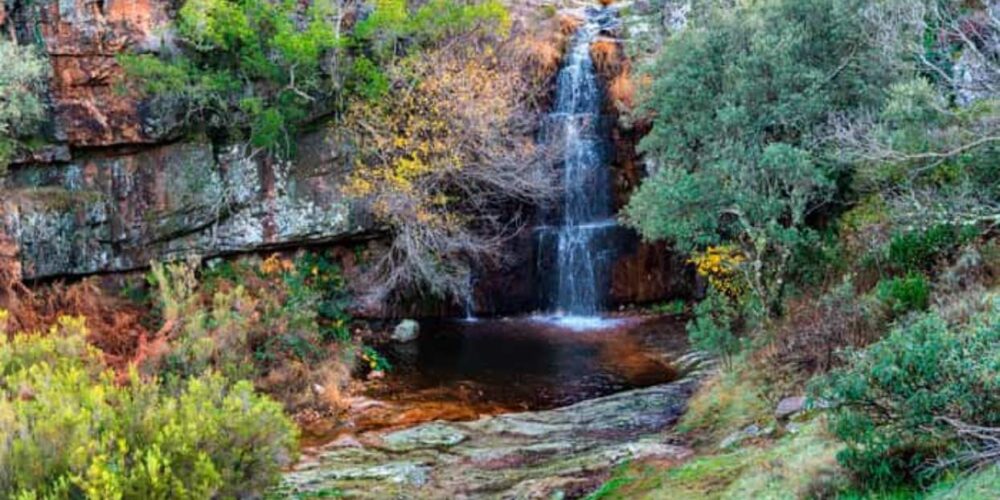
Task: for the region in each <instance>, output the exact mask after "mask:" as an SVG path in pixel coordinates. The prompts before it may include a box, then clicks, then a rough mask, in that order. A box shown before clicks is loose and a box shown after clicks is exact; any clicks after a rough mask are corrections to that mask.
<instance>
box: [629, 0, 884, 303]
mask: <svg viewBox="0 0 1000 500" xmlns="http://www.w3.org/2000/svg"><path fill="white" fill-rule="evenodd" d="M864 4H865V2H862V1H860V0H806V1H802V0H769V1H763V2H747V3H739V4H738V5H736V6H731V5H725V6H719V5H718V4H716V3H709V4H708V6H702V7H701V9H702V10H700V11H698V12H696V14H695V15H694V16H693V20H692V25H691V26H689V27H688V28H687V29H685V30H684V31H682V32H680V33H679V34H677V35H676V36H674V37H673V38H672V39H670V41H668V43H667V45H666V47H665V48H664V50H663V55H662V57H661V58H660V59H659V61H658V62H657V63H656V65H655V67H654V68H653V69H652V75H653V76H654V81H653V84H652V87H651V89H650V90H649V91H648V92H647V93H646V95H645V97H644V101H643V103H642V105H641V107H640V112H642V113H646V114H648V115H651V116H652V117H653V128H652V131H651V132H650V133H649V135H647V136H646V137H645V138H644V139H643V141H642V143H641V145H640V147H641V149H642V151H643V152H645V153H646V155H647V156H648V157H649V158H650V159H651V160H652V162H653V164H654V166H655V173H654V174H653V175H652V176H651V177H650V178H649V179H648V180H647V181H646V182H645V183H644V184H643V185H642V186H641V187H640V189H639V190H638V191H637V193H636V194H635V195H634V196H633V198H632V200H631V202H630V203H629V206H628V207H627V209H626V211H625V214H624V216H625V219H626V221H627V222H628V223H630V224H631V225H632V226H634V227H636V228H637V229H639V230H640V231H641V232H642V234H643V235H644V236H645V237H647V238H650V239H668V240H671V241H673V242H674V243H675V244H676V245H677V246H678V248H679V249H681V250H682V251H691V250H696V249H700V248H703V247H705V246H708V245H716V244H719V243H736V244H738V245H739V247H740V248H741V250H742V251H743V253H744V254H745V256H746V263H745V265H744V266H743V271H744V272H745V274H746V276H747V281H748V283H749V285H750V287H749V290H748V291H749V292H750V294H751V295H750V297H749V298H751V299H753V300H755V301H757V302H759V304H760V306H761V308H762V309H764V310H765V311H769V312H774V311H776V310H778V309H779V307H778V305H779V304H780V300H781V297H782V295H783V290H784V287H785V277H786V275H787V273H788V269H787V265H788V262H789V260H790V258H791V256H792V253H793V249H794V247H795V245H796V244H797V242H798V241H800V240H802V238H803V232H805V231H808V228H807V226H806V219H807V217H808V215H809V214H810V212H811V211H812V210H814V209H815V208H816V207H818V206H821V205H822V204H823V203H824V202H826V201H827V200H829V198H830V196H831V194H832V188H833V179H832V177H833V176H832V175H831V174H832V173H833V172H834V169H833V168H832V167H833V165H831V164H830V162H828V161H826V160H825V157H824V155H823V154H822V153H823V151H822V150H821V149H820V148H819V147H817V146H816V145H815V144H816V142H817V141H816V136H817V134H816V132H817V129H818V128H819V127H821V126H822V125H824V124H825V123H826V122H827V120H828V116H829V115H830V114H831V113H834V112H837V111H845V112H847V111H852V110H858V109H861V108H863V107H865V106H870V105H874V104H877V103H878V102H880V98H881V96H882V95H883V93H884V92H883V91H882V89H883V88H884V86H885V85H886V83H887V82H889V81H891V79H892V78H893V72H891V71H886V70H885V68H884V67H882V65H880V64H879V61H880V57H881V52H880V51H879V50H878V47H874V46H873V44H872V43H871V40H870V38H869V37H868V36H867V35H868V34H870V32H871V31H872V29H873V27H872V26H870V25H869V24H868V23H867V22H866V21H865V20H864V19H862V18H861V16H859V14H858V13H859V12H860V11H861V10H862V7H863V6H864ZM765 316H767V314H765Z"/></svg>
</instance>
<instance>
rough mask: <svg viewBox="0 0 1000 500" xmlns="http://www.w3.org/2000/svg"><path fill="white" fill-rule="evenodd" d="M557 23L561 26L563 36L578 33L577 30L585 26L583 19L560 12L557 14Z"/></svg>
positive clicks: (560, 30) (560, 31)
mask: <svg viewBox="0 0 1000 500" xmlns="http://www.w3.org/2000/svg"><path fill="white" fill-rule="evenodd" d="M556 24H557V25H558V27H559V33H561V34H562V35H563V36H569V35H572V34H573V33H576V30H578V29H580V26H583V19H580V18H579V17H577V16H573V15H570V14H565V13H560V14H558V15H556Z"/></svg>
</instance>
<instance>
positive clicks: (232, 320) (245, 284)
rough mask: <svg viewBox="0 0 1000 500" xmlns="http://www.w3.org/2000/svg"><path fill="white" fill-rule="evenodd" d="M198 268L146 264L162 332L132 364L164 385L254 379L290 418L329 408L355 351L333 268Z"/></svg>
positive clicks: (282, 260)
mask: <svg viewBox="0 0 1000 500" xmlns="http://www.w3.org/2000/svg"><path fill="white" fill-rule="evenodd" d="M198 264H199V263H198V262H175V263H171V264H166V265H162V264H155V263H154V265H153V269H152V271H151V272H150V275H149V278H148V280H149V282H150V284H151V285H152V287H153V290H152V291H153V294H152V295H151V297H150V298H149V299H148V300H149V302H150V303H151V304H150V305H152V306H153V310H154V311H156V313H157V314H158V315H159V316H160V317H161V318H160V319H161V321H162V323H163V326H162V327H160V330H159V332H158V333H160V337H158V338H156V339H154V340H152V341H150V342H149V343H148V344H147V345H145V346H144V347H141V352H140V353H139V355H138V357H139V362H140V367H141V368H142V369H143V370H144V371H145V372H146V373H149V374H154V375H159V376H163V377H167V378H179V379H186V378H190V377H193V376H196V375H198V374H200V373H203V372H204V371H205V370H209V369H211V370H215V371H218V372H220V373H222V374H224V375H226V376H227V377H228V378H230V379H234V380H239V379H248V380H254V381H256V385H257V388H259V389H261V390H263V391H264V392H266V393H268V394H269V395H271V396H273V397H275V398H276V399H278V400H279V401H281V402H282V403H284V405H285V408H286V409H287V410H289V411H291V412H295V411H298V410H302V409H305V408H321V409H322V408H330V407H334V408H335V407H336V406H337V405H338V404H339V403H340V401H339V397H340V391H341V390H342V389H343V386H344V385H345V384H346V383H347V382H348V380H349V375H348V373H347V370H348V369H349V368H350V366H351V364H352V363H351V362H352V359H351V357H352V354H355V353H356V346H355V345H354V344H353V341H354V339H353V338H352V336H351V331H350V329H349V328H350V324H351V317H350V315H349V314H348V313H347V310H346V309H347V305H348V297H347V291H346V286H345V282H344V277H343V275H342V273H341V271H340V268H339V267H338V266H337V265H336V264H335V263H334V262H333V261H332V260H331V259H329V258H328V257H327V256H326V255H325V254H323V253H311V252H304V253H302V254H301V255H300V256H298V257H297V258H294V259H292V258H287V257H281V256H279V255H273V256H271V257H269V258H267V259H265V260H263V261H260V262H253V261H247V260H235V261H217V262H214V263H211V264H210V265H207V266H204V267H203V268H202V267H200V266H199V265H198ZM358 354H360V353H358ZM369 357H372V358H373V359H374V360H375V361H376V363H383V362H382V360H381V359H380V358H379V357H378V356H377V353H371V354H370V355H369ZM317 388H320V389H317Z"/></svg>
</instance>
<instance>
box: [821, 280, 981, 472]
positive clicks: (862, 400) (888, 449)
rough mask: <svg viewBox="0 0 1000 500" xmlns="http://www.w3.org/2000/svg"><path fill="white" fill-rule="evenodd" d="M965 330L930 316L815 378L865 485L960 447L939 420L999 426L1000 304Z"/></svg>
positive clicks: (922, 468)
mask: <svg viewBox="0 0 1000 500" xmlns="http://www.w3.org/2000/svg"><path fill="white" fill-rule="evenodd" d="M990 300H992V301H993V302H992V303H991V306H990V309H989V311H988V312H985V313H982V314H980V315H979V316H978V317H975V318H973V319H972V320H971V321H970V322H969V323H968V324H967V325H963V326H953V325H949V324H947V323H946V322H945V321H944V320H942V319H941V318H940V317H939V316H938V315H936V314H933V313H930V314H927V315H925V316H923V317H922V318H920V319H919V320H917V321H915V322H913V323H911V324H908V325H905V326H902V327H899V328H897V329H896V330H894V331H893V332H892V333H890V334H889V336H888V337H886V338H885V339H883V340H881V341H880V342H878V343H876V344H873V345H872V346H870V347H869V348H868V349H865V350H862V351H851V352H849V353H848V356H847V359H848V361H849V365H848V366H847V367H845V368H842V369H839V370H836V371H834V372H832V373H831V374H829V375H828V376H826V377H823V378H821V379H819V380H817V381H816V383H815V388H816V392H817V393H818V394H820V395H822V396H823V397H825V398H827V399H829V400H830V401H831V402H832V403H833V404H834V405H835V406H836V410H835V411H834V412H833V418H832V421H831V424H832V430H833V432H834V433H835V434H836V435H837V436H838V437H839V438H840V439H842V440H844V441H845V442H846V443H847V448H846V449H845V450H844V451H843V452H841V453H840V454H839V455H838V459H839V460H840V462H841V463H842V464H843V465H844V466H846V467H848V468H849V469H851V470H852V471H853V472H854V473H855V474H856V475H857V477H858V478H859V479H861V480H862V481H863V482H864V483H865V484H866V485H868V486H869V487H875V488H884V487H890V486H892V485H896V484H903V483H906V482H909V481H912V480H914V479H920V478H922V477H924V476H926V475H928V472H929V471H930V469H927V468H926V466H927V465H929V464H933V463H934V461H935V460H940V459H948V458H953V457H955V454H956V453H957V452H959V450H960V449H962V448H963V446H962V443H960V441H959V438H958V436H957V434H956V431H955V429H954V428H953V427H952V426H951V425H948V424H947V423H946V422H945V421H943V420H942V419H943V418H950V419H955V420H958V421H961V422H964V423H966V424H972V425H980V426H992V427H996V426H998V425H1000V387H998V384H1000V300H997V299H990Z"/></svg>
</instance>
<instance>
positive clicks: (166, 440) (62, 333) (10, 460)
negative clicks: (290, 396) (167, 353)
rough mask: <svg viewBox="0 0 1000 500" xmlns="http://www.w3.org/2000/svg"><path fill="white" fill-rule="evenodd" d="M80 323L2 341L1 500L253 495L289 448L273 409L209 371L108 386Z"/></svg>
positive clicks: (110, 379) (110, 380) (292, 444)
mask: <svg viewBox="0 0 1000 500" xmlns="http://www.w3.org/2000/svg"><path fill="white" fill-rule="evenodd" d="M83 324H84V321H83V320H82V319H66V318H64V319H61V320H60V321H59V324H58V325H57V326H55V327H53V328H52V329H51V331H49V332H48V334H45V335H43V334H37V333H36V334H31V335H16V336H14V337H13V338H12V339H11V340H6V337H5V336H0V375H2V378H0V390H2V396H0V493H2V496H4V497H5V498H11V497H14V498H90V499H114V498H195V499H202V498H235V497H246V496H254V495H261V494H263V493H264V492H265V490H266V489H268V488H270V487H271V486H273V485H274V484H276V482H277V481H278V480H279V473H280V471H281V468H282V467H285V466H287V465H289V464H290V463H291V461H292V460H293V459H294V456H295V451H296V439H297V436H296V432H297V431H296V428H295V427H294V425H293V424H292V423H291V422H290V421H289V420H288V418H287V417H285V416H284V414H283V413H282V411H281V407H280V405H278V404H276V403H274V402H272V401H270V400H268V399H267V398H265V397H262V396H259V395H256V394H255V393H254V391H253V387H252V385H251V384H250V383H248V382H237V383H230V382H228V381H227V380H226V379H225V378H223V377H222V376H220V375H218V374H211V373H210V374H205V375H202V376H198V377H194V378H191V379H189V380H186V381H184V382H178V383H176V384H168V385H163V384H160V383H158V381H157V380H155V379H152V380H141V379H140V378H139V376H138V375H137V374H136V373H135V372H132V373H131V374H130V375H129V377H128V378H127V380H125V381H123V382H122V381H117V382H116V380H115V377H114V374H113V373H112V372H110V371H107V370H105V369H104V367H103V364H102V361H101V357H100V353H99V352H98V351H96V350H95V349H93V348H92V347H90V346H88V345H87V343H86V340H85V336H86V334H87V332H86V330H85V328H84V326H83Z"/></svg>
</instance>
